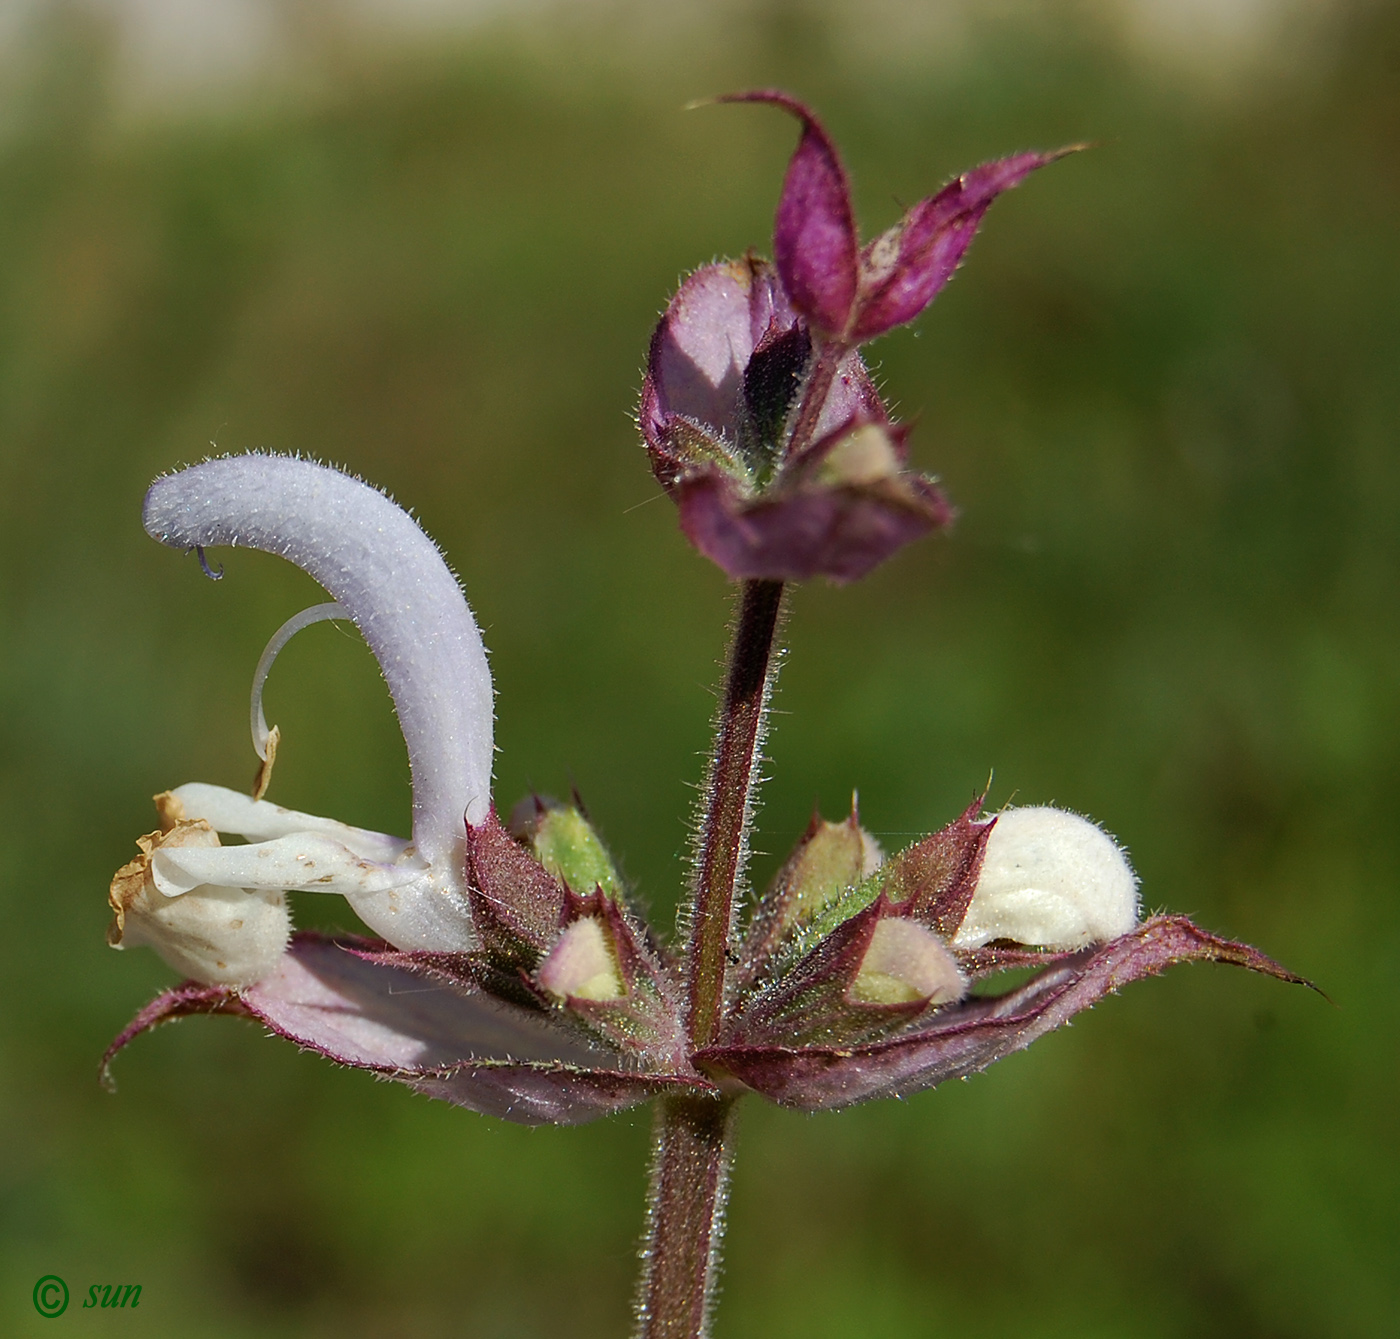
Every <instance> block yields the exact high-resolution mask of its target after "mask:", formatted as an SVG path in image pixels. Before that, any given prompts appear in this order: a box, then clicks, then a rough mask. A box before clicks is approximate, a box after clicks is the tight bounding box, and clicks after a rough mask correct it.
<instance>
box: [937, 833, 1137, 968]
mask: <svg viewBox="0 0 1400 1339" xmlns="http://www.w3.org/2000/svg"><path fill="white" fill-rule="evenodd" d="M1137 922H1138V890H1137V875H1136V874H1134V873H1133V870H1132V866H1131V865H1129V864H1128V860H1127V857H1126V856H1125V855H1124V854H1123V852H1122V851H1121V850H1119V848H1118V845H1117V843H1115V842H1114V840H1113V838H1112V837H1110V836H1109V835H1108V833H1106V832H1105V831H1104V830H1103V829H1102V828H1100V827H1098V826H1097V825H1096V824H1094V823H1091V822H1090V821H1089V820H1088V819H1087V818H1080V817H1079V815H1078V814H1071V813H1066V812H1065V810H1063V809H1050V808H1026V809H1007V810H1005V811H1004V812H1003V813H1001V814H999V815H998V816H997V821H996V825H995V826H994V827H993V828H992V832H991V836H990V837H989V838H988V839H987V850H986V854H985V855H984V856H983V859H982V872H981V874H980V875H979V876H978V880H977V889H976V891H975V892H974V893H973V896H972V902H971V905H970V906H969V907H968V909H967V915H966V916H965V917H964V919H963V923H962V925H961V926H959V927H958V932H957V934H956V935H954V936H953V941H952V943H953V947H954V948H960V949H974V948H981V947H982V945H984V944H989V943H991V942H992V940H994V939H1010V940H1013V941H1015V942H1016V943H1020V944H1035V945H1038V946H1039V947H1042V948H1054V949H1075V948H1083V947H1085V946H1086V945H1088V944H1098V943H1102V942H1104V941H1105V940H1109V939H1116V938H1117V937H1118V936H1119V935H1123V934H1127V933H1128V931H1129V930H1131V929H1132V928H1133V927H1134V926H1135V925H1136V924H1137Z"/></svg>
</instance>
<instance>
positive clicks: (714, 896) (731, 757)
mask: <svg viewBox="0 0 1400 1339" xmlns="http://www.w3.org/2000/svg"><path fill="white" fill-rule="evenodd" d="M782 599H783V583H782V582H781V581H745V582H744V583H743V585H742V587H741V588H740V593H739V612H738V616H737V618H736V620H735V624H734V640H733V642H732V643H731V644H730V647H729V667H728V672H727V674H726V676H725V684H724V698H723V700H722V702H721V703H720V710H719V725H718V729H717V730H716V733H715V751H714V756H713V757H712V759H711V760H710V774H709V777H708V780H707V783H706V799H705V816H704V819H703V820H702V825H701V829H700V846H699V852H698V856H699V859H698V862H697V865H698V868H697V871H696V880H695V903H694V919H693V921H692V925H691V932H690V1007H689V1014H688V1017H687V1019H686V1032H687V1034H688V1035H689V1037H690V1040H691V1042H692V1044H693V1045H694V1047H695V1048H696V1049H699V1048H701V1047H704V1046H706V1045H708V1044H709V1043H710V1042H711V1041H712V1040H713V1039H714V1036H715V1033H716V1031H717V1030H718V1027H719V1019H720V1011H721V1009H722V1008H723V1005H724V976H725V966H726V955H727V952H728V949H729V934H730V930H731V927H732V921H733V916H734V885H735V882H736V881H737V879H738V877H739V870H740V868H741V866H742V862H743V856H744V849H745V845H746V843H747V840H748V826H749V815H750V804H751V794H752V786H753V773H754V766H755V763H756V761H757V758H758V743H759V734H760V728H761V726H762V723H763V710H764V705H765V703H766V700H767V697H768V683H769V674H770V669H771V665H772V653H773V635H774V633H775V632H776V631H777V626H778V611H779V608H780V607H781V605H782Z"/></svg>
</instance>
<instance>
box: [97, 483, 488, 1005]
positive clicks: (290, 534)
mask: <svg viewBox="0 0 1400 1339" xmlns="http://www.w3.org/2000/svg"><path fill="white" fill-rule="evenodd" d="M143 519H144V521H145V526H146V530H147V532H148V533H149V534H150V535H151V536H152V537H154V538H156V539H159V540H160V541H161V542H163V543H165V544H169V545H172V546H173V547H175V548H179V549H185V550H190V549H196V548H198V549H201V550H202V549H203V548H205V547H211V546H214V545H218V544H231V545H242V546H245V547H248V548H256V549H262V550H265V551H266V552H269V553H275V554H278V555H280V556H281V557H284V558H286V559H288V560H289V561H290V562H293V563H295V564H296V565H297V566H298V567H300V568H302V569H303V570H304V571H306V572H307V573H309V574H310V575H311V576H312V577H314V578H315V579H316V580H317V581H319V582H320V583H321V585H322V586H324V587H325V589H326V590H327V591H328V592H329V593H330V594H331V595H332V596H333V597H334V599H335V604H334V605H326V606H318V607H317V608H316V609H313V610H308V611H306V613H305V614H302V615H298V616H297V617H296V618H295V619H292V620H290V621H289V622H288V623H287V624H286V625H284V627H283V628H282V629H281V630H279V632H278V634H277V635H276V636H275V637H274V638H273V640H272V642H271V643H270V644H269V647H268V650H267V653H265V655H264V657H263V661H262V663H261V664H260V665H259V667H258V674H257V678H256V681H255V684H254V692H253V733H254V743H255V745H256V746H257V748H258V751H259V753H260V754H262V755H263V756H264V758H265V759H266V760H267V761H269V762H270V758H268V754H267V750H268V748H269V746H270V747H271V748H272V749H273V750H275V745H276V740H275V733H274V737H273V738H272V739H271V740H269V738H268V731H267V728H266V725H265V724H264V723H263V722H262V710H261V689H262V682H263V680H264V679H265V678H266V674H267V670H268V668H269V667H270V664H271V660H272V658H273V657H274V656H275V655H276V653H277V651H278V650H280V649H281V646H282V645H283V644H284V643H285V642H286V640H287V638H288V637H290V636H291V634H292V633H293V632H295V631H296V630H297V628H299V627H303V626H305V625H306V624H307V623H309V622H314V621H316V620H317V619H318V618H324V617H344V618H348V619H350V620H352V621H353V622H354V623H355V625H356V626H357V627H358V628H359V629H360V631H361V633H363V635H364V638H365V640H366V642H368V643H369V647H370V650H371V651H373V652H374V655H375V658H376V659H377V660H378V661H379V666H380V669H381V670H382V671H383V673H384V678H385V680H386V681H387V682H388V685H389V692H390V694H391V695H392V697H393V700H394V709H395V711H396V712H397V713H398V718H399V725H400V727H401V728H402V730H403V735H404V742H405V743H406V744H407V745H408V757H409V765H410V768H411V771H412V777H413V838H412V840H411V841H405V840H403V839H401V838H397V837H391V836H387V835H385V834H383V833H379V832H368V831H365V830H364V829H362V828H354V827H351V826H349V825H348V824H345V823H339V822H337V821H335V820H334V819H329V818H319V817H317V816H315V815H312V814H303V813H298V812H297V811H296V810H292V809H284V808H281V807H280V806H278V805H275V804H270V803H268V802H267V801H266V800H262V799H258V798H253V797H250V796H247V795H243V794H240V793H239V792H237V791H232V790H227V789H225V788H224V787H222V786H211V785H203V784H200V783H192V784H189V785H184V786H180V787H178V788H177V789H176V790H174V791H173V792H171V797H172V800H173V802H174V807H173V809H172V810H171V811H170V812H171V814H173V816H174V818H175V819H176V820H178V821H179V822H181V823H183V824H187V825H189V824H201V823H202V825H204V828H205V830H206V831H208V832H209V834H210V836H213V834H214V833H224V834H234V835H237V836H239V837H243V838H245V839H246V841H247V843H248V844H246V845H236V846H223V845H220V844H218V842H217V838H215V840H214V841H212V842H207V841H199V842H193V841H190V840H183V839H182V840H180V841H178V842H177V841H174V840H172V836H171V835H166V834H153V838H152V839H151V845H150V849H149V850H146V849H145V848H143V856H142V860H143V861H145V862H146V864H147V866H148V870H147V871H146V873H143V886H144V884H145V883H149V884H150V891H149V892H147V893H145V894H143V898H144V900H141V901H140V902H139V908H138V910H137V911H136V913H135V915H134V917H133V912H132V907H136V906H137V902H136V901H131V902H130V905H129V906H128V907H127V908H126V909H125V911H124V914H125V915H126V916H127V922H128V923H127V929H126V932H125V939H126V941H127V942H137V937H136V936H135V934H134V933H133V926H134V925H135V924H137V923H139V924H140V925H141V926H142V927H143V928H142V930H141V931H140V935H141V939H140V942H148V943H151V944H152V945H153V947H155V948H156V949H157V950H158V951H159V952H161V953H162V955H163V956H164V957H165V958H166V960H167V961H168V962H170V963H171V965H172V966H175V967H176V968H178V969H179V970H181V971H186V972H188V973H189V974H190V975H191V976H193V977H195V979H197V980H201V981H205V982H207V983H211V984H212V983H219V984H226V983H230V982H231V983H232V984H238V985H246V984H249V983H250V981H251V980H256V979H258V976H260V975H265V974H266V972H267V971H270V970H271V968H272V966H274V965H275V963H276V957H277V955H276V954H274V955H272V956H271V958H270V960H269V959H268V955H267V953H265V952H264V953H263V954H262V955H261V956H258V955H251V956H248V955H245V956H248V963H249V964H251V963H252V960H253V958H254V957H256V958H257V965H258V973H257V975H254V976H252V977H249V975H248V973H249V971H252V970H253V968H252V966H251V965H249V966H247V968H246V970H240V971H239V972H238V973H237V974H236V976H237V978H238V979H236V980H235V979H234V978H233V977H230V976H228V975H227V972H226V970H225V969H223V968H219V967H217V966H215V965H214V964H215V962H216V960H218V959H219V956H220V954H221V953H222V950H223V947H224V943H223V939H221V938H220V934H221V933H222V934H223V936H224V938H229V936H232V935H235V934H244V935H246V934H247V933H248V932H247V930H246V927H245V928H244V929H242V930H239V931H232V930H227V928H226V929H225V931H223V932H221V931H219V929H218V924H217V920H216V919H215V920H210V919H209V918H208V917H204V918H203V919H201V920H200V922H199V923H200V925H201V927H203V928H202V930H201V933H207V935H208V936H209V938H210V941H211V942H210V944H209V945H207V946H206V949H207V951H204V950H201V951H200V952H199V953H196V954H192V953H189V952H186V951H184V950H183V949H181V948H180V947H179V946H178V945H177V944H176V943H175V941H174V940H172V938H171V936H170V934H169V933H165V932H163V931H162V930H161V929H160V928H159V927H161V926H164V925H167V924H168V923H170V922H171V920H172V914H173V910H172V911H171V912H160V911H159V906H160V903H159V900H158V899H157V900H155V901H152V898H153V896H154V895H155V894H159V898H164V899H170V900H172V901H174V902H178V903H184V904H187V907H188V908H191V909H187V910H186V911H184V912H182V913H181V915H182V916H183V917H184V918H185V919H186V920H188V919H190V918H191V917H193V916H195V914H196V913H195V911H194V910H192V908H193V907H194V906H195V904H196V902H198V903H201V904H209V905H213V903H215V902H218V903H219V904H220V905H222V904H223V903H224V902H227V901H229V900H230V899H232V902H234V903H237V904H238V905H244V904H245V903H247V904H249V905H251V903H249V902H248V899H253V900H255V901H257V902H258V903H259V905H268V906H271V905H273V904H274V903H276V904H277V905H281V903H280V898H281V894H282V893H283V892H284V891H285V890H289V889H295V890H303V891H312V892H327V893H339V894H341V895H342V896H344V897H345V899H346V900H347V901H348V902H349V903H350V905H351V906H352V907H353V908H354V910H355V912H356V913H357V914H358V915H359V917H360V919H361V920H363V921H364V922H365V923H366V924H367V925H368V926H370V928H371V929H373V930H374V931H375V932H376V933H378V934H380V935H382V936H383V937H384V938H385V939H387V940H388V941H389V942H390V943H392V944H394V945H396V946H397V947H399V948H403V949H437V950H444V951H465V950H469V949H473V948H475V947H477V937H476V934H475V931H474V929H473V926H472V917H471V909H470V903H469V901H468V896H467V884H466V871H465V859H466V851H465V846H466V824H467V823H472V824H478V823H480V822H482V821H483V820H484V819H485V818H486V816H487V813H488V811H489V807H490V802H491V799H490V795H491V759H492V747H493V745H492V690H491V673H490V670H489V669H488V667H487V663H486V651H485V648H484V646H483V645H482V641H481V633H480V631H479V630H478V628H477V625H476V621H475V620H474V619H473V617H472V614H471V610H470V609H469V608H468V607H467V602H466V600H465V598H464V597H463V595H462V591H461V588H460V586H459V585H458V584H457V579H456V578H455V577H454V576H453V575H452V573H451V572H450V571H449V570H448V567H447V564H446V563H445V562H444V561H443V558H442V555H441V554H440V553H439V552H438V550H437V548H436V547H435V546H434V544H433V542H432V541H431V540H430V539H429V538H428V537H427V535H425V534H424V533H423V531H422V529H421V528H420V527H419V526H418V524H417V522H415V521H414V520H413V519H412V518H411V517H410V516H409V515H408V514H407V513H406V512H405V511H403V510H402V509H401V508H400V507H398V506H397V505H396V504H395V503H394V502H392V501H391V500H390V499H389V498H387V497H385V496H384V494H382V493H380V492H379V491H377V490H376V489H374V488H371V487H370V486H369V485H368V484H364V483H361V482H360V481H359V480H356V479H352V478H350V477H349V476H348V475H345V474H342V473H340V472H339V471H338V470H333V469H330V468H328V467H326V466H324V465H317V464H313V463H312V462H310V461H306V460H298V459H292V458H289V457H286V456H268V455H247V456H232V457H226V458H224V459H220V460H210V461H205V462H204V463H203V464H201V465H196V466H194V467H192V468H190V469H186V470H182V471H180V472H179V473H178V474H173V475H168V476H166V477H165V478H163V479H158V480H157V481H156V482H155V483H154V484H153V485H152V486H151V489H150V492H149V493H148V494H147V495H146V504H145V509H144V513H143ZM167 826H171V827H173V824H169V825H167ZM189 830H190V829H187V828H174V831H175V832H181V831H189ZM156 838H161V840H156ZM133 863H134V864H137V863H140V862H133ZM131 868H132V867H131V866H128V867H127V869H128V870H130V869H131ZM147 874H148V876H149V877H147ZM130 883H131V881H130V880H128V884H129V885H130ZM115 898H116V894H115V891H114V905H115ZM240 898H241V899H242V901H240ZM190 899H194V900H195V901H193V902H192V901H190ZM152 908H154V910H153V909H152ZM201 914H202V913H201ZM283 914H284V915H285V909H284V913H283ZM226 919H228V920H230V922H231V921H232V920H237V919H238V918H237V917H236V916H234V917H231V918H226ZM121 937H122V936H121V933H120V931H119V932H118V940H120V939H121ZM285 938H286V935H285V932H284V933H283V935H282V939H283V942H285ZM232 942H233V940H232V939H231V938H229V944H230V945H231V944H232ZM268 942H270V939H269V940H268ZM279 952H280V950H279ZM229 953H230V954H232V955H233V956H234V957H238V956H239V955H238V953H235V952H234V950H233V948H232V947H229ZM220 973H224V974H222V975H221V974H220Z"/></svg>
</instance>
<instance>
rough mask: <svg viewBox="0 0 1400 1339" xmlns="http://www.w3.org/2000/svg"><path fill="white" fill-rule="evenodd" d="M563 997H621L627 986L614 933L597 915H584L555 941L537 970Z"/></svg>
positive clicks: (542, 980) (548, 987) (549, 988)
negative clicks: (609, 931) (624, 981)
mask: <svg viewBox="0 0 1400 1339" xmlns="http://www.w3.org/2000/svg"><path fill="white" fill-rule="evenodd" d="M536 975H537V978H538V980H539V983H540V985H541V986H542V987H543V988H544V989H545V990H547V991H548V992H549V993H550V994H551V995H553V996H555V997H556V998H557V999H559V1000H566V999H570V998H572V999H576V1000H618V999H621V998H622V996H623V995H624V994H626V990H625V988H624V987H623V984H622V976H621V974H620V973H619V972H618V969H617V955H616V953H615V952H614V950H613V946H612V942H611V936H610V935H609V934H608V932H607V930H605V929H604V928H603V925H602V922H600V921H599V920H598V918H597V917H596V916H584V917H582V918H580V919H579V920H576V921H574V922H573V924H572V925H570V926H568V927H567V928H566V929H565V930H564V932H563V934H561V935H560V936H559V938H558V939H556V940H555V941H554V947H553V948H552V949H550V950H549V952H548V954H546V955H545V960H544V961H543V962H542V963H541V964H540V969H539V972H538V973H537V974H536Z"/></svg>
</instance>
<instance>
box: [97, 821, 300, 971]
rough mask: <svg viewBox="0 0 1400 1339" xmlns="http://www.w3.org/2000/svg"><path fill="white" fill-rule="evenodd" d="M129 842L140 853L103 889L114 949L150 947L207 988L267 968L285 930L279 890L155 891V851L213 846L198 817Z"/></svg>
mask: <svg viewBox="0 0 1400 1339" xmlns="http://www.w3.org/2000/svg"><path fill="white" fill-rule="evenodd" d="M136 844H137V845H138V846H139V847H140V848H141V854H140V855H139V856H137V858H136V859H135V860H133V861H131V863H130V864H127V865H123V866H122V868H121V869H119V870H118V871H117V873H116V875H115V877H114V878H113V879H112V887H111V891H110V893H109V894H108V900H109V901H110V902H111V904H112V910H113V911H114V912H115V913H116V916H115V919H114V920H113V921H112V924H111V927H110V928H109V929H108V931H107V942H108V943H109V944H110V945H111V946H112V947H113V948H126V947H128V946H129V945H133V944H146V945H149V946H150V947H151V948H153V949H155V951H156V952H157V953H159V954H160V956H161V957H162V958H164V959H165V961H166V962H167V963H168V964H169V965H170V966H171V967H173V968H174V969H175V970H176V971H177V972H181V973H183V974H184V975H186V976H189V977H192V978H193V979H194V980H196V981H200V982H203V983H204V984H205V985H210V986H248V985H252V984H253V983H254V982H255V981H258V980H260V979H261V978H262V977H264V976H266V975H267V974H268V973H269V972H271V971H272V969H273V968H274V967H275V966H276V965H277V961H278V959H279V958H280V957H281V956H282V953H283V951H284V950H285V949H286V947H287V940H288V938H289V937H290V935H291V929H292V922H291V916H290V914H289V913H288V910H287V899H286V897H285V895H284V894H283V893H282V892H281V891H278V890H270V889H258V890H250V889H246V888H231V887H224V886H221V885H217V884H207V883H206V884H196V885H194V886H192V887H189V888H188V889H187V890H186V891H183V892H176V893H174V894H169V893H166V892H162V891H161V890H160V889H159V888H158V887H157V879H156V874H155V871H154V869H153V865H154V862H155V860H156V859H157V857H158V855H159V853H160V852H163V851H164V852H174V851H176V850H180V849H185V850H190V849H200V848H204V849H208V848H211V847H217V846H218V845H219V838H218V834H217V833H215V832H214V830H213V829H212V828H211V827H210V826H209V824H208V823H206V822H204V821H203V820H202V819H196V820H194V821H193V822H190V821H186V820H177V821H175V822H174V825H173V827H171V828H170V829H169V830H168V831H166V832H152V833H149V834H148V835H147V836H144V837H139V838H137V842H136Z"/></svg>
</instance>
